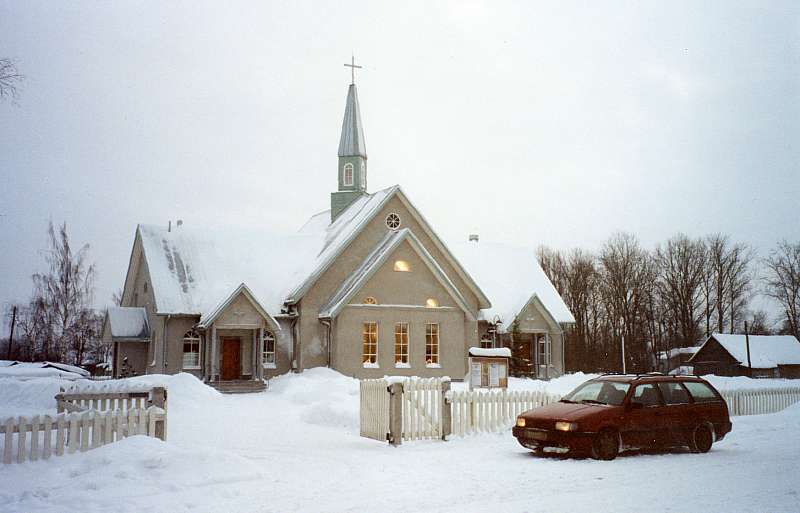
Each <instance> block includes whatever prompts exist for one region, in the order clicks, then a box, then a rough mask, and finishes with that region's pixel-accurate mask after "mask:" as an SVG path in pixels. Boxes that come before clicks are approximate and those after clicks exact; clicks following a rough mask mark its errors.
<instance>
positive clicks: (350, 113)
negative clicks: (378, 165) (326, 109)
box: [339, 84, 367, 158]
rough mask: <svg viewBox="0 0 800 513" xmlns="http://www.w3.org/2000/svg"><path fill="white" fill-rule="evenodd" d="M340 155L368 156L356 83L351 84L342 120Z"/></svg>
mask: <svg viewBox="0 0 800 513" xmlns="http://www.w3.org/2000/svg"><path fill="white" fill-rule="evenodd" d="M339 156H340V157H354V156H361V157H364V158H367V146H366V145H365V144H364V126H363V125H362V123H361V108H360V107H359V105H358V93H357V92H356V85H355V84H350V88H349V89H348V90H347V103H346V105H345V108H344V120H343V121H342V136H341V138H340V139H339Z"/></svg>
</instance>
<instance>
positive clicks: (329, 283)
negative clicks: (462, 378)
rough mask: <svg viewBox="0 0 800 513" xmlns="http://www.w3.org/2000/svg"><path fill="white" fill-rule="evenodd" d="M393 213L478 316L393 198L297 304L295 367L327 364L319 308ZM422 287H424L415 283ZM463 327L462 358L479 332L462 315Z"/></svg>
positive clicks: (467, 293)
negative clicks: (298, 318) (296, 365)
mask: <svg viewBox="0 0 800 513" xmlns="http://www.w3.org/2000/svg"><path fill="white" fill-rule="evenodd" d="M391 212H394V213H396V214H398V215H400V218H401V223H402V224H401V227H405V228H409V229H410V230H411V231H412V232H413V233H414V235H416V237H417V238H418V239H419V240H420V242H421V243H422V245H423V246H424V247H425V249H426V250H427V251H428V252H429V253H430V254H431V255H432V256H433V258H434V260H436V261H437V263H438V264H439V265H440V266H441V267H442V269H443V270H444V272H445V274H447V276H448V277H449V278H450V280H451V281H452V282H453V283H454V284H455V286H456V288H458V289H459V291H460V292H461V294H462V295H463V296H464V298H465V300H466V302H467V304H468V305H469V308H470V309H471V310H472V312H473V313H474V315H477V310H478V299H477V297H476V296H475V294H474V293H473V292H472V291H471V290H470V289H469V287H467V285H466V284H465V283H464V281H463V280H462V279H461V278H460V277H459V276H458V274H457V273H456V271H455V269H454V268H453V267H452V266H451V265H450V263H449V262H448V261H447V259H446V258H445V257H444V255H443V254H442V253H441V252H440V251H439V250H438V249H437V248H436V246H435V244H434V243H433V241H432V240H431V239H430V237H428V235H427V234H426V233H425V231H424V230H423V228H422V227H421V226H420V225H419V224H418V223H417V222H416V220H414V219H413V217H412V216H411V214H410V213H409V212H408V210H407V209H406V208H405V206H404V205H403V204H402V202H401V201H400V200H399V199H398V198H397V197H396V196H395V197H393V198H392V199H391V200H389V201H388V202H387V204H386V205H384V208H383V209H382V210H381V211H380V212H379V213H378V214H376V215H375V216H374V217H373V219H372V220H371V221H370V222H369V223H368V224H367V225H366V226H365V227H364V228H363V229H362V231H361V232H360V233H359V234H358V236H356V238H355V239H354V240H353V241H352V242H351V244H350V245H349V246H348V247H347V248H346V249H345V250H344V251H343V252H342V254H341V255H340V256H339V258H338V259H337V260H336V262H334V263H333V265H332V266H331V267H330V268H329V269H328V270H327V271H325V272H324V273H323V274H322V275H321V276H320V277H319V279H318V280H317V282H316V283H315V284H314V286H312V287H311V288H310V289H309V291H308V292H307V293H306V294H305V296H304V297H303V299H302V301H301V302H300V303H299V305H298V307H299V312H300V321H299V340H300V352H301V353H300V354H299V355H297V358H298V365H299V366H300V367H301V368H309V367H318V366H323V365H326V364H327V347H326V333H325V327H324V326H323V325H322V324H321V323H320V322H319V319H318V314H319V308H320V307H321V306H322V305H323V304H325V303H326V302H327V300H328V298H330V296H331V295H332V294H333V293H334V292H335V291H336V289H337V288H338V287H339V286H340V285H341V283H342V282H343V281H344V280H345V279H346V278H347V277H348V276H349V275H350V274H351V273H352V272H353V270H354V269H355V268H356V267H357V266H358V265H360V264H361V263H362V262H363V260H364V258H365V257H366V256H367V255H368V254H369V252H370V251H371V250H372V249H373V248H374V247H375V245H376V244H377V243H378V242H379V241H380V240H381V239H382V238H383V237H384V236H385V235H386V233H387V232H388V228H387V227H386V225H385V223H384V220H385V218H386V216H387V215H388V214H389V213H391ZM417 286H419V287H424V286H425V285H424V284H418V285H417ZM347 322H348V320H347V318H344V319H342V318H339V319H338V320H337V324H338V325H339V326H342V325H343V324H345V325H346V323H347ZM461 324H462V326H461V328H460V330H459V331H460V332H461V333H462V334H463V335H462V338H461V339H460V344H461V352H462V354H463V355H464V356H465V355H466V348H467V347H469V346H473V345H477V343H478V333H477V323H476V322H471V321H467V320H466V319H464V317H463V316H462V322H461ZM342 329H349V330H350V331H352V330H354V329H357V330H359V331H360V330H361V326H360V324H359V325H358V326H357V327H353V326H350V327H347V326H342Z"/></svg>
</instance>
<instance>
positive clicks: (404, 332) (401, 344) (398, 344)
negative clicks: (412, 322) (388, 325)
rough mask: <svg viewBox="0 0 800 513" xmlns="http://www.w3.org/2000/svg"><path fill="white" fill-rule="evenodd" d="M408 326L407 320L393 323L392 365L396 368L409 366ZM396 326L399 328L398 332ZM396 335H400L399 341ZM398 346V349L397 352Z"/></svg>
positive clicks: (407, 367) (408, 367)
mask: <svg viewBox="0 0 800 513" xmlns="http://www.w3.org/2000/svg"><path fill="white" fill-rule="evenodd" d="M408 326H409V324H408V323H407V322H396V323H395V324H394V366H395V368H396V369H410V368H411V360H410V359H409V354H410V347H411V345H410V340H409V330H408ZM398 328H401V330H400V332H398ZM403 328H404V329H403ZM398 336H399V337H400V340H399V341H398V339H397V337H398ZM403 338H405V341H404V340H403ZM398 348H399V349H400V352H399V353H398ZM403 349H405V351H403ZM398 356H399V357H400V361H398ZM403 356H405V361H403Z"/></svg>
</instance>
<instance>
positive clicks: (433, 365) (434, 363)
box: [425, 322, 442, 369]
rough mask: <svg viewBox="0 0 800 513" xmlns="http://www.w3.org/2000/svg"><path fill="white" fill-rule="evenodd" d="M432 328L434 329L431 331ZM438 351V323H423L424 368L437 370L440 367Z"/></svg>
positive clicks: (439, 343)
mask: <svg viewBox="0 0 800 513" xmlns="http://www.w3.org/2000/svg"><path fill="white" fill-rule="evenodd" d="M433 327H435V329H431V328H433ZM434 338H435V341H434ZM434 349H435V353H434ZM440 349H441V330H440V329H439V323H438V322H426V323H425V367H427V368H429V369H439V368H441V367H442V360H441V355H440Z"/></svg>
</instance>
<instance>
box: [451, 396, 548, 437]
mask: <svg viewBox="0 0 800 513" xmlns="http://www.w3.org/2000/svg"><path fill="white" fill-rule="evenodd" d="M560 398H561V396H560V395H556V394H548V393H547V392H543V391H529V390H526V391H522V390H517V391H508V390H506V389H502V390H487V391H483V390H469V391H463V392H451V394H450V396H449V397H448V403H449V404H450V407H451V412H452V413H451V416H452V419H453V428H452V433H453V434H454V435H457V436H465V435H472V434H475V433H479V432H482V433H489V432H495V431H504V430H506V429H510V428H511V427H513V426H514V423H515V422H516V420H517V415H519V414H520V413H522V412H524V411H526V410H530V409H533V408H538V407H539V406H544V405H545V404H548V403H552V402H556V401H558V400H559V399H560Z"/></svg>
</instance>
